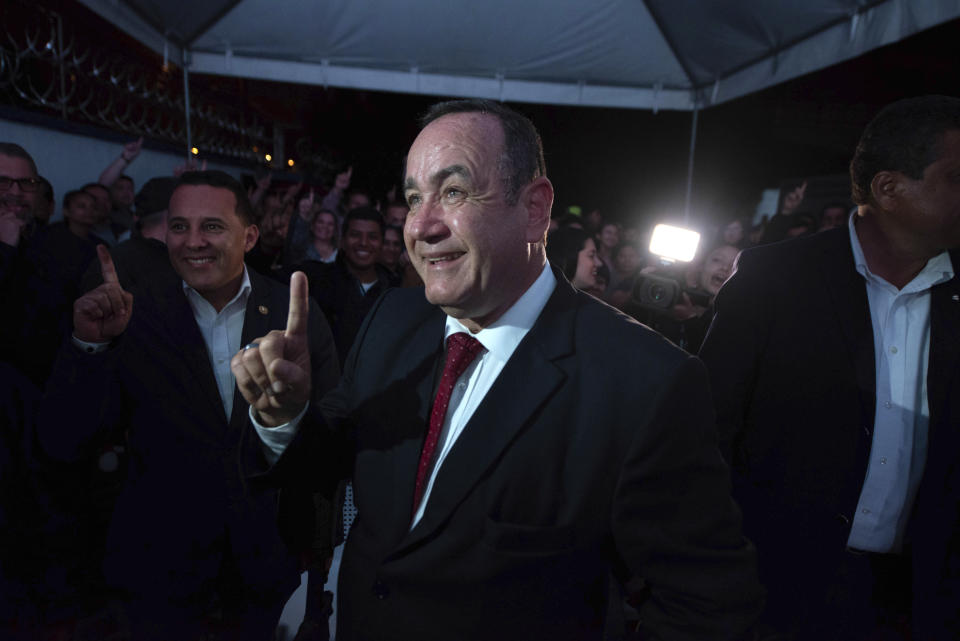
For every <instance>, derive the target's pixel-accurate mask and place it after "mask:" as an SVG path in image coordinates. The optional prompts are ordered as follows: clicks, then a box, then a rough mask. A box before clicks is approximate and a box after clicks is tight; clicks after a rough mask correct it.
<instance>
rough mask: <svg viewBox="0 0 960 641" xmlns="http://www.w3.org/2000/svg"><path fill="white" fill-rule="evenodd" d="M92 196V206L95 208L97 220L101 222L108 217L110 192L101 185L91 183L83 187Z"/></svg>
mask: <svg viewBox="0 0 960 641" xmlns="http://www.w3.org/2000/svg"><path fill="white" fill-rule="evenodd" d="M84 191H85V192H87V193H88V194H90V195H91V196H93V203H94V207H95V209H96V210H97V214H98V218H97V222H98V223H100V222H103V221H105V220H107V219H108V218H109V217H110V192H109V191H108V190H107V188H106V187H104V186H103V185H91V186H89V187H87V188H86V189H84Z"/></svg>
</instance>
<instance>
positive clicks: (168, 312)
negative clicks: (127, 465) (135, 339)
mask: <svg viewBox="0 0 960 641" xmlns="http://www.w3.org/2000/svg"><path fill="white" fill-rule="evenodd" d="M157 299H158V302H159V304H160V305H159V307H160V316H159V319H160V321H159V325H160V327H162V328H163V329H164V330H165V331H166V332H167V336H168V337H169V341H170V344H171V346H172V347H173V349H174V350H175V353H179V354H180V355H181V357H182V358H183V361H184V364H185V365H186V371H187V372H188V374H189V375H190V376H192V377H193V379H194V380H195V381H196V383H197V385H198V386H199V388H200V391H201V394H200V396H202V397H203V398H204V399H205V401H207V402H209V403H211V405H210V408H211V409H212V410H213V411H214V412H215V415H216V416H219V417H220V418H221V420H222V424H224V425H225V424H226V422H227V417H226V415H225V414H224V412H223V403H222V402H221V400H220V391H219V388H218V387H217V380H216V378H215V377H214V375H213V367H212V366H211V365H210V355H209V354H208V352H207V344H206V343H205V342H204V340H203V335H202V334H201V333H200V328H199V327H198V326H197V321H196V319H195V318H194V317H193V309H192V308H191V307H190V303H189V302H188V301H187V297H186V294H184V292H183V288H182V286H181V283H180V281H177V283H176V285H172V286H171V287H169V288H167V289H165V293H164V294H163V295H162V296H158V297H157Z"/></svg>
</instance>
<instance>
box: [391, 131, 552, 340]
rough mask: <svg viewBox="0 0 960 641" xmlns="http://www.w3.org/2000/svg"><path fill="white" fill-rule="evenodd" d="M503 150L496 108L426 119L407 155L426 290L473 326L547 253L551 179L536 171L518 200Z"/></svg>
mask: <svg viewBox="0 0 960 641" xmlns="http://www.w3.org/2000/svg"><path fill="white" fill-rule="evenodd" d="M503 152H504V133H503V128H502V126H501V125H500V121H499V120H498V119H497V118H496V117H495V116H492V115H489V114H481V113H458V114H448V115H445V116H442V117H440V118H438V119H436V120H434V121H433V122H431V123H430V124H428V125H427V126H426V127H425V128H424V129H423V131H421V132H420V135H419V136H417V139H416V140H415V141H414V143H413V145H412V146H411V148H410V153H409V155H408V156H407V174H406V179H405V181H404V194H405V196H406V199H407V204H409V205H410V213H409V215H408V216H407V224H406V226H405V227H404V239H405V241H406V245H407V253H408V255H409V257H410V260H411V263H412V264H413V266H414V268H415V269H416V270H417V273H418V274H419V275H420V277H421V278H422V279H423V282H424V285H425V293H426V297H427V300H429V301H430V302H431V303H433V304H435V305H439V306H440V307H442V308H443V310H444V311H445V312H446V313H447V314H449V315H451V316H453V317H454V318H458V319H460V320H461V321H462V322H464V324H465V325H467V326H468V327H469V328H470V329H471V330H473V331H476V330H478V329H480V328H482V327H486V326H487V325H489V324H490V323H491V322H493V321H495V320H496V319H497V318H499V317H500V316H501V315H502V314H503V313H504V312H505V311H506V310H507V309H509V307H510V306H511V305H513V303H514V302H516V300H517V299H518V298H519V297H520V295H521V294H523V292H524V291H526V289H527V287H529V286H530V284H532V283H533V281H534V280H536V277H537V276H538V275H539V274H540V271H541V270H542V269H543V265H544V263H545V255H544V254H545V252H544V249H543V242H544V237H545V235H546V230H547V226H548V224H549V221H550V207H551V206H552V203H553V187H552V186H551V185H550V182H549V180H547V179H546V178H545V177H539V178H536V179H534V180H533V181H531V182H530V183H528V184H527V185H525V186H523V187H522V188H521V189H520V191H519V193H518V195H517V197H516V199H515V200H516V202H513V203H511V202H510V200H509V199H508V194H507V192H506V188H505V184H504V177H503V176H502V175H501V173H500V164H501V163H500V158H501V155H502V154H503Z"/></svg>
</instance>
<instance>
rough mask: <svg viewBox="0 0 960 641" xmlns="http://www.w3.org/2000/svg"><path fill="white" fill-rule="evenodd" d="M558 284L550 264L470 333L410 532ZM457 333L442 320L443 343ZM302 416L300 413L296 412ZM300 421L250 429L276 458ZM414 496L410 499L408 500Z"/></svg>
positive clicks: (455, 325) (459, 328)
mask: <svg viewBox="0 0 960 641" xmlns="http://www.w3.org/2000/svg"><path fill="white" fill-rule="evenodd" d="M556 286H557V279H556V278H555V277H554V275H553V272H552V271H551V270H550V265H549V263H548V264H546V265H544V267H543V271H542V272H540V276H538V277H537V280H535V281H534V283H533V284H532V285H531V286H530V287H529V288H528V289H527V291H526V292H524V293H523V295H522V296H521V297H520V298H519V299H517V302H516V303H514V304H513V306H512V307H510V309H508V310H507V311H506V312H505V313H504V314H503V316H501V317H500V318H499V319H497V321H495V322H494V323H492V324H491V325H490V326H489V327H485V328H484V329H481V330H480V331H479V332H477V333H476V334H472V336H473V337H474V338H476V339H477V340H478V341H480V343H481V344H482V345H483V347H484V349H483V351H482V352H481V353H480V355H479V356H477V358H476V359H475V360H474V361H473V363H471V364H470V366H469V367H468V368H467V369H466V371H464V373H463V374H461V375H460V378H459V379H458V381H457V384H456V385H455V386H454V388H453V392H452V393H451V395H450V404H449V405H448V406H447V415H446V417H445V418H444V421H443V428H442V430H441V432H440V439H439V441H438V442H437V449H436V451H435V454H434V461H433V463H432V465H431V470H430V477H429V478H428V480H427V484H426V487H425V488H424V491H423V499H421V501H420V507H419V508H418V509H417V513H416V514H415V515H414V517H413V521H412V523H411V525H410V527H411V528H413V526H414V525H416V524H417V522H418V521H420V519H421V518H422V517H423V512H424V510H425V509H426V505H427V501H428V500H429V499H430V490H431V489H432V488H433V483H434V481H435V480H436V476H437V472H438V471H439V469H440V466H441V465H442V464H443V461H444V459H446V457H447V454H449V452H450V450H451V449H452V448H453V444H454V443H455V442H456V440H457V438H458V437H459V436H460V434H462V433H463V429H464V427H466V425H467V422H468V421H469V420H470V417H471V416H473V412H474V410H476V409H477V407H478V406H479V405H480V401H482V400H483V397H484V396H486V394H487V392H488V391H489V390H490V387H491V386H492V385H493V382H494V381H495V380H496V379H497V376H498V375H499V374H500V372H501V371H502V370H503V367H504V366H505V365H506V364H507V361H508V360H509V359H510V356H511V355H512V354H513V352H514V350H516V348H517V345H519V344H520V341H521V340H523V337H524V336H526V335H527V332H529V331H530V328H531V327H533V323H534V322H535V321H536V320H537V318H538V317H539V316H540V312H542V311H543V308H544V306H545V305H546V304H547V300H548V299H549V298H550V295H551V294H552V293H553V290H554V288H556ZM456 332H467V333H469V330H467V328H465V327H464V326H463V325H462V324H461V323H460V321H458V320H457V319H455V318H452V317H450V316H447V324H446V328H445V329H444V343H446V337H447V336H449V335H450V334H454V333H456ZM301 416H303V414H301ZM298 423H299V419H295V420H293V421H291V422H290V423H288V424H287V425H282V426H279V427H276V428H265V427H262V426H260V425H258V424H255V425H254V426H255V427H256V429H257V433H258V434H259V435H260V438H261V439H262V440H263V441H264V444H265V445H266V446H267V447H268V448H270V449H272V451H273V453H274V458H273V459H272V460H274V461H275V460H276V459H277V458H279V457H280V454H282V453H283V450H284V449H285V448H286V446H287V445H288V444H289V443H290V441H292V440H293V437H294V436H295V435H296V431H297V424H298ZM412 498H413V497H411V499H412Z"/></svg>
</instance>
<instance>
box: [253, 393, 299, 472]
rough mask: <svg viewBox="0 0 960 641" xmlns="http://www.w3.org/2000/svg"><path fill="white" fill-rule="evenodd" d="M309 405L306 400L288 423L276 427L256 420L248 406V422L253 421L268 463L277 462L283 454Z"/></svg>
mask: <svg viewBox="0 0 960 641" xmlns="http://www.w3.org/2000/svg"><path fill="white" fill-rule="evenodd" d="M309 407H310V403H309V402H307V404H306V405H304V406H303V410H301V412H300V413H299V414H297V415H296V416H295V417H293V419H291V421H290V422H289V423H284V424H282V425H277V426H276V427H267V426H266V425H263V424H261V423H260V421H258V420H257V417H256V413H255V412H254V411H253V407H250V408H249V410H248V412H249V413H250V422H251V423H253V428H254V429H255V430H256V431H257V436H259V437H260V440H261V441H263V445H264V447H265V454H266V456H267V462H268V463H270V465H273V464H274V463H276V462H277V460H278V459H279V458H280V455H281V454H283V451H284V450H285V449H287V445H289V444H290V441H292V440H293V437H294V436H296V435H297V429H299V427H300V421H302V420H303V417H304V416H306V414H307V409H308V408H309Z"/></svg>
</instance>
